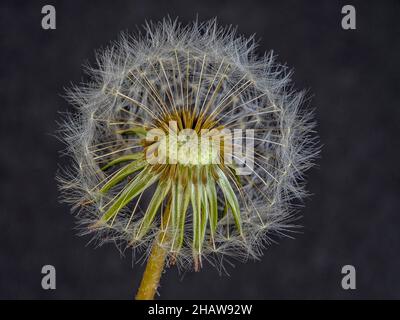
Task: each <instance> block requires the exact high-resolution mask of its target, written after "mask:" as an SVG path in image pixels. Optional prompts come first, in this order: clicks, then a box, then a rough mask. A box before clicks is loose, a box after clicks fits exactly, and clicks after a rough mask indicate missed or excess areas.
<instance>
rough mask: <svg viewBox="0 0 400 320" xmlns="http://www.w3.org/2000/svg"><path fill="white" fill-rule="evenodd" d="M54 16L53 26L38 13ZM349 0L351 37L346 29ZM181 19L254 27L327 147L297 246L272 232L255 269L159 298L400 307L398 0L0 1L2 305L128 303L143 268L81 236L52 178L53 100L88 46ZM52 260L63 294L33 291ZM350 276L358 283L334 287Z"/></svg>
mask: <svg viewBox="0 0 400 320" xmlns="http://www.w3.org/2000/svg"><path fill="white" fill-rule="evenodd" d="M46 4H51V5H53V6H55V8H56V19H57V20H56V21H57V24H56V30H43V29H42V27H41V20H42V17H43V14H42V13H41V9H42V7H43V6H44V5H46ZM345 4H352V5H354V6H355V8H356V12H357V20H356V23H357V29H356V30H343V29H342V28H341V19H342V17H343V15H342V14H341V8H342V7H343V6H344V5H345ZM166 15H170V16H171V17H173V18H175V17H179V19H180V20H181V21H182V22H189V21H192V20H193V19H195V18H196V17H198V18H199V20H206V19H209V18H213V17H218V20H219V23H220V24H221V25H229V24H232V25H237V26H238V27H239V33H242V34H244V35H247V36H250V35H252V34H253V33H256V37H257V38H258V39H259V40H260V41H259V49H258V51H259V53H260V54H263V53H264V51H267V50H271V49H273V50H274V52H275V53H276V54H278V60H279V61H280V62H281V63H283V64H287V65H288V66H289V67H292V68H293V69H294V72H295V73H294V76H293V81H294V82H295V85H296V88H298V89H307V90H308V91H309V95H310V97H311V98H312V100H311V104H312V106H313V107H315V108H316V118H317V121H318V127H317V130H318V132H319V135H320V139H321V143H322V144H323V149H322V153H321V158H320V159H319V160H318V161H317V163H318V166H317V167H316V168H314V169H312V170H311V171H309V172H308V181H309V182H308V190H309V191H310V192H311V193H312V194H313V195H312V196H311V197H310V198H308V199H307V200H306V202H305V207H304V208H303V209H302V215H303V218H302V219H301V222H300V223H301V224H302V225H303V228H302V229H301V233H299V234H296V235H295V238H296V239H295V240H293V239H288V238H283V239H276V240H277V241H278V243H279V244H273V245H271V246H269V247H268V248H267V249H266V250H265V255H264V257H263V258H262V260H260V261H255V262H253V261H249V262H248V263H246V264H242V263H235V266H230V265H229V264H227V271H228V273H229V275H226V274H224V275H222V276H221V275H219V274H218V272H217V271H216V270H215V269H214V268H213V267H211V266H208V265H206V266H205V267H204V268H203V270H202V271H201V272H199V273H194V272H186V273H179V272H178V271H177V270H176V269H175V268H171V269H169V270H167V272H166V273H165V274H164V275H163V278H162V281H161V287H160V290H159V291H160V293H161V298H163V299H295V298H299V299H336V298H340V299H358V298H378V299H382V298H400V232H399V223H400V215H399V213H400V212H399V208H400V206H399V199H398V197H399V185H400V173H399V168H398V165H399V161H398V155H399V135H398V132H399V123H400V122H399V121H400V108H399V101H398V100H399V98H398V97H399V93H400V90H399V89H400V87H399V83H400V82H399V80H400V72H399V71H400V68H399V67H400V60H399V58H398V56H399V49H400V41H399V40H400V20H399V16H400V2H399V1H378V0H376V1H349V2H342V1H328V0H326V1H318V2H317V1H313V2H309V1H307V2H306V1H294V0H293V1H287V0H285V1H251V0H247V1H215V0H214V1H205V0H203V1H196V2H195V1H188V0H186V1H173V0H170V1H159V2H155V1H150V0H145V1H119V0H114V1H91V2H89V1H80V2H77V1H76V2H72V1H62V2H61V1H55V0H51V1H45V2H44V1H31V2H30V3H29V4H28V3H27V2H24V1H2V2H1V4H0V35H1V36H0V44H1V50H0V145H1V149H0V211H1V212H0V298H3V299H131V298H132V297H133V296H134V293H135V290H136V288H137V287H138V285H139V281H140V278H141V276H142V273H143V270H144V265H142V264H136V263H134V262H133V259H132V254H131V252H130V251H129V250H127V251H126V252H125V256H124V257H122V256H121V255H120V253H119V252H118V251H117V250H116V248H115V247H114V246H113V245H106V246H103V247H101V248H98V249H95V248H94V247H93V245H88V246H87V244H88V241H89V240H90V238H85V237H77V236H76V230H74V227H75V222H74V218H73V216H72V215H70V214H69V210H70V208H69V207H68V206H67V205H64V204H60V203H59V202H58V196H59V193H58V191H57V185H56V182H55V179H54V177H55V173H56V171H57V169H58V166H63V165H65V164H66V163H68V159H66V158H60V156H59V152H60V151H61V150H62V149H63V145H62V144H61V143H60V142H59V141H58V140H57V139H56V138H55V137H54V135H55V131H56V129H57V125H56V120H59V119H60V114H59V112H62V111H65V110H71V107H70V106H68V104H67V103H66V101H65V100H64V99H63V98H62V97H61V96H62V95H63V93H64V88H65V87H68V86H70V84H71V82H73V83H79V82H80V81H81V80H82V79H85V75H84V74H83V71H82V65H83V64H85V63H86V62H88V61H89V62H92V63H93V62H94V50H95V49H98V48H101V47H104V46H106V45H108V44H109V42H110V41H111V40H116V39H117V38H118V35H119V33H120V31H132V32H134V31H136V30H137V26H140V25H142V24H143V23H144V22H145V21H146V20H159V19H162V18H163V17H164V16H166ZM46 264H50V265H54V266H55V268H56V272H57V289H56V290H48V291H45V290H43V289H42V287H41V279H42V276H43V275H42V274H41V268H42V266H43V265H46ZM347 264H350V265H354V267H355V268H356V272H357V275H356V281H357V289H356V290H347V291H345V290H343V289H342V287H341V280H342V277H343V275H342V274H341V269H342V266H344V265H347Z"/></svg>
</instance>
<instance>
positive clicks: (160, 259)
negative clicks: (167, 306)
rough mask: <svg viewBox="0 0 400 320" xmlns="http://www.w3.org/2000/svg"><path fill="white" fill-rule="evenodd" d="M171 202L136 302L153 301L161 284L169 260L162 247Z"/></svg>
mask: <svg viewBox="0 0 400 320" xmlns="http://www.w3.org/2000/svg"><path fill="white" fill-rule="evenodd" d="M170 203H171V200H170V199H169V201H168V204H167V206H166V208H165V211H164V214H163V217H162V218H163V219H162V220H163V221H162V223H161V224H162V229H161V232H160V233H159V237H158V239H157V238H156V239H155V240H154V243H153V247H152V248H151V252H150V256H149V258H148V260H147V264H146V269H145V270H144V274H143V277H142V281H141V283H140V287H139V289H138V292H137V294H136V297H135V299H136V300H153V299H154V296H155V294H156V292H157V288H158V285H159V283H160V279H161V274H162V272H163V270H164V266H165V260H166V258H167V255H168V252H167V250H166V249H165V248H164V247H163V246H162V243H163V242H164V240H165V235H166V232H167V230H166V229H167V227H166V224H167V223H168V222H166V221H168V220H169V217H170V209H171V204H170Z"/></svg>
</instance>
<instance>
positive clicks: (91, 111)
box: [58, 19, 317, 299]
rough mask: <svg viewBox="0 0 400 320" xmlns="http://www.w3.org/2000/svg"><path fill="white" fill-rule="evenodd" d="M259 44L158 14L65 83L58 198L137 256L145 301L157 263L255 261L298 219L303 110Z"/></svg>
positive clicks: (82, 223) (98, 238)
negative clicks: (64, 160)
mask: <svg viewBox="0 0 400 320" xmlns="http://www.w3.org/2000/svg"><path fill="white" fill-rule="evenodd" d="M255 48H256V44H255V42H254V40H253V39H252V38H250V39H246V38H244V37H241V36H237V34H236V32H235V30H234V29H232V28H221V27H219V26H217V24H216V21H215V20H213V21H209V22H205V23H199V22H194V23H192V24H190V25H188V26H183V25H181V24H180V23H178V22H177V21H172V20H170V19H166V20H164V21H162V22H159V23H155V24H153V23H149V24H147V25H146V26H145V27H144V30H143V32H141V33H140V34H138V35H126V34H125V35H123V36H122V37H121V38H120V40H119V41H118V42H116V43H114V44H112V45H111V46H110V47H108V48H107V49H105V50H102V51H99V52H98V53H97V64H96V67H90V68H88V72H89V76H90V82H88V83H85V84H81V85H79V86H75V87H73V88H72V89H70V90H68V92H67V98H68V100H69V101H70V102H71V104H73V105H74V106H75V110H74V111H73V112H71V113H69V114H67V115H66V116H65V117H64V121H63V123H62V128H61V135H62V139H63V141H65V143H66V145H67V149H66V153H67V154H68V155H70V156H71V158H72V162H73V164H72V165H71V166H70V167H68V168H63V170H62V172H61V173H60V174H59V176H58V179H59V185H60V189H61V191H62V196H63V200H64V201H65V202H68V203H70V204H71V206H72V209H73V212H75V213H76V217H77V221H78V223H79V228H80V230H81V233H82V234H91V235H92V236H93V239H94V240H95V242H96V243H97V244H99V245H100V244H104V243H108V242H112V243H115V244H117V246H118V247H119V248H120V249H121V250H124V249H126V248H132V249H133V250H135V251H137V252H140V253H142V255H143V256H144V257H145V258H146V260H147V266H146V269H145V272H144V275H143V278H142V282H141V285H140V288H139V290H138V292H137V295H136V298H137V299H153V298H154V296H155V294H156V292H157V288H158V285H159V281H160V277H161V274H162V271H163V269H164V268H166V267H171V266H177V267H178V268H180V269H189V270H195V271H199V270H201V268H202V266H203V265H204V264H205V263H211V264H214V265H216V266H217V267H220V266H221V265H222V263H223V261H224V259H226V258H236V259H239V260H242V261H245V260H247V259H249V258H258V257H260V256H261V255H262V253H263V250H262V249H263V248H264V246H265V245H266V244H268V243H269V240H270V239H273V238H274V236H280V235H283V234H285V233H286V232H288V231H290V230H291V229H292V228H294V227H296V224H295V222H294V220H295V217H296V211H295V210H294V204H295V203H298V200H299V199H301V198H302V197H304V196H305V195H306V192H305V190H304V172H305V171H306V170H307V169H308V168H310V167H311V166H312V161H313V158H314V157H315V155H316V153H317V141H316V138H315V134H314V132H313V127H314V123H313V121H312V114H311V112H310V111H309V110H306V108H303V107H302V105H303V99H304V94H303V93H302V92H297V91H295V90H294V89H293V85H292V84H291V82H290V73H289V72H288V71H287V69H286V68H285V67H284V66H282V65H280V64H278V63H277V62H275V58H274V56H273V54H272V52H270V53H268V54H266V55H264V56H262V57H260V56H257V55H256V53H255ZM135 256H136V254H135Z"/></svg>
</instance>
